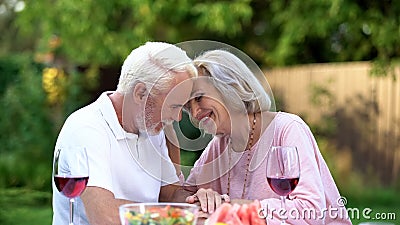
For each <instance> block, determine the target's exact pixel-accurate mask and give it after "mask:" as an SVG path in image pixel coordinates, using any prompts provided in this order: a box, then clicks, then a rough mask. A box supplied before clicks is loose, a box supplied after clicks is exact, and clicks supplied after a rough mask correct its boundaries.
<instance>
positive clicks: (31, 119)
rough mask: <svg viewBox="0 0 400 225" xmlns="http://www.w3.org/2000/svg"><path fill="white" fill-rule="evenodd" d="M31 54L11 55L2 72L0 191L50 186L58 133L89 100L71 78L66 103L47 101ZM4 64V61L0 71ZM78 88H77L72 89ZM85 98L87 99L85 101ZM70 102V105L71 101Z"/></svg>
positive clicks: (46, 188)
mask: <svg viewBox="0 0 400 225" xmlns="http://www.w3.org/2000/svg"><path fill="white" fill-rule="evenodd" d="M30 58H31V57H29V55H20V56H18V57H9V58H8V59H7V60H3V61H1V60H0V62H7V65H10V66H9V67H8V69H4V70H2V71H3V73H2V79H5V80H7V82H4V83H2V85H3V86H2V88H3V89H4V91H3V93H2V94H1V95H0V105H1V106H2V110H1V111H0V124H1V126H0V133H2V135H0V143H1V146H2V147H1V148H0V174H1V176H0V187H30V188H35V189H39V190H49V189H50V188H51V185H50V180H51V179H50V178H51V170H52V168H51V164H52V155H53V147H54V144H55V140H56V135H57V133H58V130H59V128H60V126H61V123H62V121H63V120H64V119H65V116H66V115H67V114H68V113H69V112H71V111H73V110H75V109H76V107H77V104H78V103H82V102H83V101H84V100H85V101H87V98H84V95H82V94H81V93H82V91H81V88H79V87H81V86H82V85H77V81H76V80H79V82H82V79H77V78H75V79H73V78H74V77H78V76H79V75H71V76H70V79H69V82H70V83H69V84H68V85H69V86H66V87H67V88H68V87H71V88H68V90H67V99H68V100H67V101H66V103H67V104H66V105H65V106H64V105H61V106H55V105H51V104H49V103H48V101H47V95H46V93H45V91H44V90H43V88H42V71H43V66H42V65H39V64H36V63H33V62H32V61H31V59H30ZM3 66H4V64H1V63H0V68H2V67H3ZM72 87H74V88H72ZM82 96H83V97H82ZM70 101H72V102H70Z"/></svg>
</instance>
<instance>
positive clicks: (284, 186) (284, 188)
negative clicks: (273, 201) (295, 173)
mask: <svg viewBox="0 0 400 225" xmlns="http://www.w3.org/2000/svg"><path fill="white" fill-rule="evenodd" d="M267 181H268V184H269V186H270V187H271V188H272V190H273V191H274V192H275V193H276V194H278V195H280V196H287V195H288V194H290V193H292V191H293V190H294V188H295V187H296V186H297V183H299V178H298V177H297V178H284V177H282V178H279V177H275V178H270V177H267Z"/></svg>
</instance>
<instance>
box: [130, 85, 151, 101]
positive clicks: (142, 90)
mask: <svg viewBox="0 0 400 225" xmlns="http://www.w3.org/2000/svg"><path fill="white" fill-rule="evenodd" d="M132 94H133V100H134V101H135V102H136V103H139V102H141V101H143V100H145V99H146V95H147V94H148V93H147V88H146V85H145V84H144V83H142V82H138V83H136V85H135V87H134V88H133V92H132Z"/></svg>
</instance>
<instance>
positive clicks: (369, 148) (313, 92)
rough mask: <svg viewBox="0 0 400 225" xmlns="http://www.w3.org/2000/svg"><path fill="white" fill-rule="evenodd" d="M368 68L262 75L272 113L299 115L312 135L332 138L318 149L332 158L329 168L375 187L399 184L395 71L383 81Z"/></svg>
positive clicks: (321, 67) (399, 84)
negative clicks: (271, 99)
mask: <svg viewBox="0 0 400 225" xmlns="http://www.w3.org/2000/svg"><path fill="white" fill-rule="evenodd" d="M370 70H371V64H370V63H369V62H353V63H335V64H312V65H304V66H296V67H289V68H280V69H273V70H266V71H265V74H266V77H267V80H268V82H269V84H270V86H271V88H272V90H273V94H274V97H275V101H276V105H277V109H278V110H282V111H288V112H292V113H295V114H298V115H300V116H302V117H303V119H304V120H305V121H306V122H307V123H308V124H309V125H310V126H311V127H312V129H313V128H314V129H313V131H314V132H315V133H316V135H317V136H319V135H325V136H328V137H329V139H330V140H332V141H330V142H329V143H330V144H329V145H331V146H329V145H328V146H326V148H324V149H323V147H321V146H320V147H321V151H322V150H324V151H323V153H324V155H328V156H331V157H330V158H333V159H329V160H330V161H329V163H328V164H330V166H332V167H334V168H335V169H338V170H340V171H342V174H346V173H348V172H349V171H353V172H356V173H358V174H360V175H361V176H365V179H369V180H370V181H371V180H374V179H375V181H376V182H379V184H383V185H393V184H399V182H400V180H399V179H398V178H399V177H400V68H398V69H397V70H396V74H395V75H394V76H387V77H373V76H371V75H370ZM319 133H321V134H319ZM322 145H323V143H322ZM332 145H333V146H334V147H332ZM326 149H328V150H326ZM327 161H328V160H327ZM340 171H339V172H340ZM363 179H364V178H363Z"/></svg>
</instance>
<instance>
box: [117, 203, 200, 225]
mask: <svg viewBox="0 0 400 225" xmlns="http://www.w3.org/2000/svg"><path fill="white" fill-rule="evenodd" d="M194 220H195V215H194V214H193V212H191V211H189V210H187V209H181V208H177V207H173V206H169V205H168V206H165V207H161V208H160V207H153V208H148V209H146V212H145V213H138V212H134V211H129V212H126V213H125V221H126V224H129V225H192V224H193V222H194Z"/></svg>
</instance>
